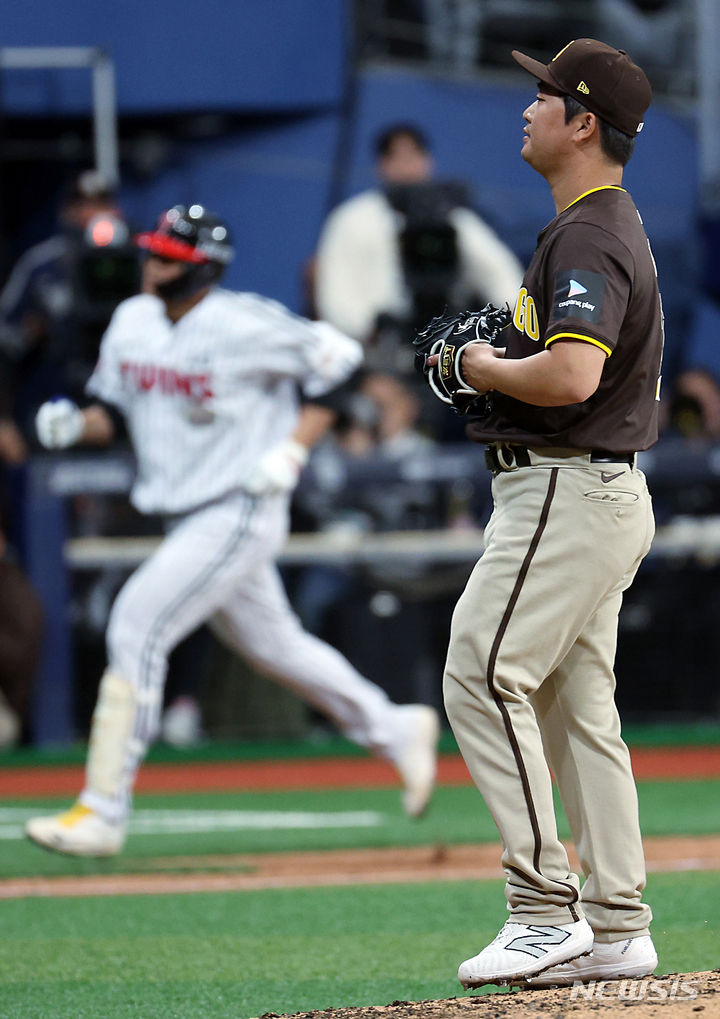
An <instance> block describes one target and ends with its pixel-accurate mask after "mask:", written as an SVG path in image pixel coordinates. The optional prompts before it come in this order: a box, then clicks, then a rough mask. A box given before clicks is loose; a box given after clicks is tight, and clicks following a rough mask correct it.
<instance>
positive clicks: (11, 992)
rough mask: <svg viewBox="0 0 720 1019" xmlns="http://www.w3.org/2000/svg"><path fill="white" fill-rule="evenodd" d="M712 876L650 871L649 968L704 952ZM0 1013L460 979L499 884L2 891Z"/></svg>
mask: <svg viewBox="0 0 720 1019" xmlns="http://www.w3.org/2000/svg"><path fill="white" fill-rule="evenodd" d="M719 878H720V874H709V873H704V874H694V873H684V874H681V875H677V874H663V875H655V876H653V877H652V878H651V880H650V883H649V886H648V898H649V901H650V902H651V903H652V905H653V908H654V910H655V918H656V919H655V927H654V933H655V939H656V943H657V947H658V953H659V956H660V966H659V972H677V971H681V972H687V971H691V970H698V969H710V968H713V967H714V966H716V965H717V944H718V938H719V937H720V929H719V927H718V922H717V917H718V914H719V913H720V881H719V880H718V879H719ZM1 913H2V932H3V933H2V945H3V950H2V952H0V1016H2V1019H80V1017H93V1019H95V1017H103V1019H126V1017H129V1016H133V1017H135V1016H137V1017H141V1019H173V1017H178V1019H196V1017H197V1019H220V1017H223V1019H230V1017H232V1019H250V1017H254V1016H261V1015H262V1014H263V1013H265V1012H295V1011H300V1010H306V1009H312V1008H326V1007H328V1006H335V1007H339V1006H342V1005H361V1004H364V1005H368V1004H385V1003H387V1002H390V1001H393V1000H396V999H401V1000H403V999H404V1000H408V999H412V1000H422V999H427V998H444V997H451V996H454V995H456V994H458V993H459V991H460V987H459V985H458V984H457V983H456V981H455V972H456V969H457V965H458V963H459V962H460V961H461V960H462V959H463V958H464V957H466V956H467V955H469V954H471V953H474V952H476V951H478V950H479V949H480V948H481V947H482V946H483V944H484V943H486V942H487V941H488V940H489V939H490V938H492V937H493V936H494V934H495V933H496V931H497V928H498V927H499V926H500V925H501V924H502V922H503V920H504V918H505V911H504V897H503V893H502V883H501V882H497V881H491V882H476V883H470V882H462V883H449V884H438V883H430V884H426V885H389V886H370V887H363V888H359V887H349V888H327V889H299V890H274V891H265V892H246V893H233V894H224V895H219V894H212V895H209V894H208V895H206V894H197V895H185V896H168V897H164V896H163V897H155V896H147V897H134V896H130V897H124V898H103V899H24V900H18V901H7V902H4V903H3V904H2V910H1Z"/></svg>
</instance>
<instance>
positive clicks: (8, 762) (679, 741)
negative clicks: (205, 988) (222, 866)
mask: <svg viewBox="0 0 720 1019" xmlns="http://www.w3.org/2000/svg"><path fill="white" fill-rule="evenodd" d="M623 735H624V737H625V740H626V742H627V743H628V745H629V746H631V747H633V746H637V747H677V746H717V745H718V744H720V722H718V721H713V722H701V721H694V722H693V721H688V722H653V723H644V724H640V723H634V724H628V725H624V726H623ZM440 751H441V753H447V754H449V753H457V743H456V742H455V738H454V737H453V734H452V733H451V732H450V731H449V730H448V729H445V730H444V731H443V734H442V737H441V739H440ZM86 754H87V744H86V742H84V741H78V742H76V743H74V744H72V745H70V746H60V747H52V746H51V747H20V748H19V749H16V750H0V762H1V763H2V767H3V768H26V767H32V766H34V765H54V764H84V763H85V757H86ZM365 756H367V753H366V751H365V750H363V749H361V748H360V747H358V746H356V745H355V744H354V743H351V742H350V741H349V740H346V739H344V738H343V737H342V736H338V735H332V734H320V735H318V736H308V737H307V738H305V739H293V740H290V739H266V740H250V739H246V740H235V741H228V740H211V741H209V742H207V743H204V744H202V745H201V746H198V747H192V748H190V749H187V750H178V749H176V748H174V747H170V746H167V745H166V744H163V743H157V744H156V745H155V746H154V747H152V748H151V750H150V752H149V754H148V757H147V760H148V761H154V762H156V763H171V764H172V763H176V764H182V763H188V762H191V761H265V760H307V759H311V758H328V757H365ZM0 1019H1V1017H0Z"/></svg>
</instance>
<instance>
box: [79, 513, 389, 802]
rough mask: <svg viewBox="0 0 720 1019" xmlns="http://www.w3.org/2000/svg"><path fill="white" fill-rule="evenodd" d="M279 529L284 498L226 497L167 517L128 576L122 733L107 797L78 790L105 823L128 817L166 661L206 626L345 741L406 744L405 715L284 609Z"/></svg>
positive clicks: (120, 615)
mask: <svg viewBox="0 0 720 1019" xmlns="http://www.w3.org/2000/svg"><path fill="white" fill-rule="evenodd" d="M286 534H287V499H286V497H284V496H278V497H265V498H262V499H255V498H251V497H249V496H246V495H243V494H236V495H234V496H233V497H231V498H228V499H226V500H224V501H222V502H218V503H214V504H212V505H210V506H207V507H205V508H203V509H200V510H198V511H196V512H194V513H192V514H189V515H187V516H185V517H183V518H181V519H180V520H178V521H177V522H176V523H174V524H173V526H172V527H171V529H170V531H169V534H168V535H167V537H166V538H165V540H164V541H163V542H162V544H161V545H160V546H159V548H158V549H157V550H156V551H155V552H154V553H153V555H151V556H150V557H149V558H148V559H147V560H146V561H145V562H144V563H143V565H142V566H141V567H140V568H139V569H138V570H137V571H136V572H135V573H134V574H133V575H132V576H131V577H130V578H129V580H128V581H127V583H126V584H125V585H124V586H123V588H122V590H121V591H120V593H119V594H118V597H117V599H116V601H115V604H114V605H113V609H112V612H111V615H110V621H109V624H108V631H107V647H108V666H109V669H110V670H112V672H113V673H114V674H116V675H118V676H121V677H123V679H124V680H127V681H129V682H130V683H131V684H132V686H133V688H134V691H135V703H136V708H135V712H134V719H133V724H132V731H131V735H130V737H129V738H128V739H127V740H126V747H125V752H124V766H123V770H122V777H121V779H120V781H119V783H118V788H117V790H116V793H115V794H114V795H113V796H112V798H108V797H107V795H102V794H100V793H98V792H97V791H94V790H93V789H92V788H89V787H86V789H85V790H84V792H83V794H82V796H81V802H83V803H85V804H86V805H87V806H90V807H93V808H94V809H96V810H99V811H100V812H101V813H103V814H104V816H106V817H107V818H108V819H109V820H118V819H121V818H122V817H123V816H124V815H125V814H126V813H127V811H128V809H129V803H130V799H131V792H132V786H133V783H134V779H135V775H136V772H137V769H138V767H139V765H140V763H141V761H142V759H143V757H144V755H145V752H146V750H147V747H148V745H149V743H150V742H151V741H152V740H153V739H154V737H155V736H156V735H157V732H158V728H159V721H160V712H161V707H162V695H163V688H164V684H165V677H166V673H167V662H168V656H169V655H170V652H171V651H172V649H173V648H174V647H175V646H176V645H177V644H179V643H180V641H182V640H183V639H184V638H185V637H186V636H187V635H188V634H189V633H191V632H192V631H193V630H194V629H196V628H197V627H198V626H199V625H200V624H201V623H203V622H206V621H209V622H210V624H211V626H212V628H213V630H214V631H215V633H216V634H217V635H218V637H219V638H220V639H221V640H222V641H223V642H224V643H225V644H227V645H228V646H229V647H231V648H232V649H233V650H235V651H238V652H239V653H240V654H242V655H243V656H244V657H245V658H246V659H247V660H248V661H249V662H251V663H252V664H253V665H255V666H256V667H257V668H258V669H259V670H260V671H262V672H263V673H265V674H267V675H269V676H271V677H272V678H274V679H276V680H278V681H279V682H281V683H282V684H283V685H284V686H286V687H289V688H290V689H291V690H294V691H295V692H296V693H297V694H299V695H300V696H301V697H303V698H304V699H305V700H307V701H309V702H310V703H311V704H313V705H314V706H315V707H316V708H318V709H319V710H320V711H322V712H324V713H325V714H326V715H328V716H329V717H330V718H331V719H332V720H333V722H334V723H335V724H336V725H337V726H338V728H339V729H340V730H341V731H342V732H343V733H344V734H345V735H346V736H347V737H348V738H349V739H351V740H353V741H354V742H355V743H358V744H360V745H361V746H363V747H367V748H368V749H369V750H372V751H373V752H375V753H377V754H380V755H381V756H383V757H387V758H388V759H391V760H394V759H396V758H397V756H398V754H399V753H400V752H401V750H402V746H403V743H404V741H405V740H406V739H407V722H406V718H407V714H406V713H403V712H401V711H399V709H398V707H397V706H396V705H395V704H393V703H392V701H390V700H389V698H388V697H387V694H386V693H385V692H384V691H383V690H381V689H380V688H379V687H377V686H376V685H375V684H374V683H371V682H370V681H369V680H367V679H365V678H364V677H363V676H361V675H360V674H359V673H358V672H357V671H356V670H355V669H354V668H353V667H352V666H351V665H350V664H349V662H348V661H347V660H346V659H345V658H344V657H343V656H342V655H341V654H340V653H339V652H338V651H336V650H335V649H334V648H332V647H330V646H329V645H328V644H326V643H324V642H323V641H321V640H319V639H318V638H317V637H314V636H313V635H312V634H309V633H307V632H306V631H305V630H303V628H302V627H301V625H300V623H299V621H298V619H297V617H296V616H295V614H294V613H293V611H292V609H291V607H290V604H289V602H288V600H287V596H286V594H285V591H284V588H283V586H282V583H281V581H280V577H279V575H278V572H277V568H276V566H275V557H276V556H277V554H278V552H279V550H280V548H281V547H282V544H283V542H284V540H285V537H286ZM105 738H107V737H105ZM118 738H123V739H124V738H125V737H124V736H123V737H120V736H119V737H118Z"/></svg>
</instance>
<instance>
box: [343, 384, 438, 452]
mask: <svg viewBox="0 0 720 1019" xmlns="http://www.w3.org/2000/svg"><path fill="white" fill-rule="evenodd" d="M361 392H362V393H363V394H364V395H365V396H366V397H367V398H368V399H369V400H370V401H371V403H372V404H373V406H374V408H375V412H376V414H377V438H378V442H377V448H376V455H377V456H378V457H380V458H384V459H388V460H404V459H406V458H408V457H416V456H426V455H427V454H428V453H430V452H431V451H432V450H433V448H434V446H435V443H434V442H433V440H432V439H430V438H429V437H428V436H427V435H424V434H423V433H422V432H420V431H419V430H418V428H417V423H418V420H419V417H420V401H419V400H418V398H417V395H416V393H415V392H414V391H413V390H412V389H410V388H409V387H408V386H407V385H406V384H405V383H404V382H403V380H402V379H399V378H397V377H396V376H392V375H386V374H381V373H379V372H374V373H372V374H371V375H369V376H368V377H367V378H366V379H365V381H364V383H363V385H362V387H361Z"/></svg>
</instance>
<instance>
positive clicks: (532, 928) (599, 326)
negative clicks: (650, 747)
mask: <svg viewBox="0 0 720 1019" xmlns="http://www.w3.org/2000/svg"><path fill="white" fill-rule="evenodd" d="M513 56H514V58H515V60H516V61H517V62H518V63H519V64H520V65H521V66H522V67H523V68H525V69H526V70H527V71H529V72H530V73H531V74H532V75H533V76H534V77H535V78H537V79H538V82H539V84H538V91H537V97H536V99H535V101H534V102H533V103H532V104H531V105H530V106H529V107H528V108H527V109H526V110H525V112H524V115H523V116H524V119H525V131H524V138H523V146H522V156H523V158H524V159H525V161H526V162H527V163H529V165H530V166H531V167H532V168H533V169H535V170H536V171H537V172H538V173H540V174H541V175H542V176H543V177H544V178H545V180H546V181H547V182H548V184H549V185H550V189H551V191H552V195H553V199H554V201H555V207H556V210H557V215H556V217H555V218H554V219H553V220H552V221H551V222H550V223H549V225H548V226H547V227H545V229H544V230H543V231H542V232H541V233H540V236H539V239H538V246H537V249H536V251H535V255H534V257H533V259H532V262H531V264H530V266H529V268H528V270H527V272H526V274H525V277H524V280H523V285H522V288H521V290H520V293H519V295H518V298H517V302H516V304H515V307H514V311H513V313H512V317H511V321H510V322H509V324H507V326H506V328H505V329H504V330H502V328H500V327H502V325H503V324H504V323H503V322H502V321H498V319H497V315H498V313H497V312H493V313H492V314H489V309H484V310H483V313H480V314H476V315H475V316H467V315H466V316H464V318H463V319H462V320H461V321H459V322H456V323H455V325H454V326H451V327H450V328H449V330H448V325H447V323H437V322H436V323H435V324H434V325H432V324H431V325H432V328H430V329H428V330H427V331H426V333H427V335H425V334H423V335H422V336H421V337H418V340H417V341H416V342H417V344H418V347H419V349H420V351H423V350H425V349H426V348H427V347H428V343H429V351H431V356H430V357H429V359H428V361H427V364H426V368H427V371H428V374H429V376H430V379H431V381H432V382H433V384H434V385H435V386H436V387H437V386H440V387H441V388H442V391H443V395H444V396H446V397H447V396H448V395H449V396H450V398H451V399H452V400H453V402H455V400H456V399H457V401H458V409H459V410H460V411H461V412H464V411H467V410H468V394H470V395H472V392H473V391H474V392H475V393H476V394H489V398H488V397H487V396H483V397H482V398H478V399H479V400H480V402H479V403H478V402H476V403H475V404H474V405H470V407H469V412H470V414H471V415H472V414H473V413H475V417H474V418H471V420H470V424H469V428H468V434H469V436H470V437H471V438H472V439H474V440H475V441H476V442H484V443H487V444H488V454H487V456H488V465H489V467H490V469H491V470H492V473H493V475H494V478H493V483H492V487H493V498H494V512H493V515H492V517H491V519H490V522H489V524H488V527H487V533H486V542H485V552H484V554H483V556H482V558H481V559H480V561H479V563H478V564H477V566H476V568H475V570H474V572H473V574H472V576H471V578H470V580H469V582H468V584H467V587H466V589H465V591H464V593H463V594H462V596H461V597H460V599H459V601H458V604H457V606H456V609H455V613H454V616H453V621H452V627H451V635H450V643H449V649H448V656H447V664H446V669H445V679H444V684H445V706H446V708H447V713H448V717H449V719H450V722H451V724H452V727H453V730H454V732H455V735H456V737H457V740H458V743H459V745H460V748H461V750H462V753H463V756H464V758H465V760H466V762H467V765H468V768H469V770H470V772H471V774H472V776H473V779H474V781H475V783H476V785H477V787H478V789H479V790H480V791H481V792H482V794H483V796H484V798H485V801H486V802H487V804H488V807H489V809H490V811H491V812H492V815H493V818H494V820H495V822H496V824H497V826H498V829H499V831H500V834H501V836H502V842H503V849H504V852H503V857H502V860H503V866H504V869H505V873H506V875H507V884H506V897H507V903H508V909H509V912H510V919H509V920H508V922H507V923H506V924H505V925H504V926H503V928H502V930H501V931H500V933H499V934H498V936H497V938H496V939H495V940H494V941H493V942H492V944H491V945H489V946H488V947H487V948H485V949H484V950H483V951H481V952H480V953H479V954H478V955H476V956H474V957H472V958H470V959H468V960H467V961H466V962H463V963H462V965H461V966H460V969H459V973H458V976H459V979H460V981H461V982H462V984H463V985H464V986H465V987H479V986H481V985H483V984H488V983H497V984H519V985H523V984H527V985H530V986H534V987H537V986H547V985H551V984H565V983H572V982H573V981H575V980H580V981H587V980H594V979H606V978H607V979H617V978H619V977H637V976H643V975H645V974H649V973H651V972H652V971H653V970H654V968H655V966H656V965H657V956H656V954H655V949H654V947H653V943H652V940H651V937H650V933H649V924H650V920H651V913H650V909H649V907H648V906H647V905H645V903H644V902H643V901H642V891H643V888H644V886H645V868H644V860H643V851H642V845H641V840H640V831H639V825H638V807H637V794H636V789H635V783H634V780H633V775H632V771H631V767H630V759H629V754H628V751H627V748H626V746H625V744H624V743H623V740H622V738H621V735H620V722H619V718H618V714H617V710H616V707H615V704H614V700H613V692H614V688H615V677H614V674H613V662H614V657H615V646H616V639H617V622H618V613H619V610H620V604H621V600H622V594H623V591H625V590H626V589H627V588H628V586H629V585H630V584H631V582H632V580H633V577H634V575H635V572H636V570H637V569H638V566H639V564H640V562H641V560H642V559H643V557H644V556H645V554H646V553H647V551H648V549H649V547H650V543H651V540H652V537H653V533H654V523H653V514H652V508H651V503H650V497H649V495H648V491H647V487H646V484H645V478H644V476H643V475H642V474H641V473H640V471H638V470H637V468H636V466H635V451H636V450H642V449H647V448H648V447H649V446H651V445H652V444H653V443H654V442H655V441H656V439H657V418H658V410H657V409H658V403H657V401H658V397H659V385H660V366H661V359H662V346H663V324H662V310H661V303H660V295H659V292H658V285H657V276H656V271H655V265H654V262H653V258H652V254H651V252H650V248H649V245H648V240H647V237H646V235H645V231H644V229H643V226H642V222H641V220H640V217H639V214H638V212H637V209H636V208H635V205H634V204H633V201H632V199H631V198H630V195H629V194H628V193H627V191H625V190H624V189H623V187H622V176H623V167H624V165H625V164H626V163H627V160H628V159H629V158H630V156H631V154H632V150H633V147H634V139H635V137H636V135H637V134H638V132H639V131H640V129H641V128H642V126H643V117H644V114H645V110H646V109H647V107H648V106H649V104H650V100H651V91H650V86H649V84H648V81H647V78H646V77H645V75H644V73H643V71H642V70H641V69H640V68H639V67H637V66H636V65H635V64H634V63H632V61H631V60H630V58H629V57H628V55H627V54H626V53H625V52H623V51H622V50H615V49H613V48H611V47H610V46H607V45H605V44H604V43H601V42H597V41H596V40H593V39H579V40H576V41H573V42H571V43H569V44H568V45H567V46H566V47H565V48H564V49H562V50H561V51H560V52H559V53H558V55H557V56H556V57H555V58H554V59H553V60H552V61H551V62H550V63H549V64H548V65H544V64H542V63H540V62H538V61H537V60H533V59H531V58H530V57H527V56H525V55H523V54H522V53H518V52H516V51H514V52H513ZM509 318H510V315H509V314H508V315H506V316H505V322H508V319H509ZM485 320H487V321H485ZM438 326H440V334H439V335H440V342H439V344H438V343H437V339H435V340H433V334H434V333H436V332H437V327H438ZM486 327H488V328H486ZM483 340H490V341H491V342H479V341H483ZM468 341H470V342H468ZM494 344H498V345H497V346H496V345H494ZM502 348H504V350H503V349H502ZM503 354H504V356H503ZM456 394H457V396H456ZM548 765H549V767H550V768H551V769H552V771H553V773H554V774H555V776H556V779H557V783H558V787H559V790H560V795H561V797H562V802H563V805H564V808H565V812H566V814H567V817H568V821H569V823H570V828H571V831H572V835H573V838H574V841H575V844H576V846H577V850H578V855H579V858H580V861H581V866H582V870H583V874H584V877H585V881H584V884H583V887H582V891H581V890H580V886H579V880H578V877H577V876H576V875H575V874H573V873H571V871H570V867H569V864H568V858H567V855H566V853H565V849H564V847H563V846H562V844H561V843H560V841H559V840H558V836H557V829H556V822H555V814H554V811H553V799H552V783H551V778H550V770H549V767H548Z"/></svg>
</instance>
